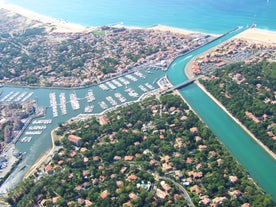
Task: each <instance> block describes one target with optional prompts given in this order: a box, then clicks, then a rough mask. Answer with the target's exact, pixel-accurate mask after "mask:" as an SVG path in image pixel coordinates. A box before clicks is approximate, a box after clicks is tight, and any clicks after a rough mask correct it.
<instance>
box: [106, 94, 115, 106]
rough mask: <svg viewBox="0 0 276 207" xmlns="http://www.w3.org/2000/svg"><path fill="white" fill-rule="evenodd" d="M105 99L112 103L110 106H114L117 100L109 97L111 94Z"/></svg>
mask: <svg viewBox="0 0 276 207" xmlns="http://www.w3.org/2000/svg"><path fill="white" fill-rule="evenodd" d="M106 100H107V101H108V102H109V103H110V104H111V105H112V106H116V105H117V102H116V101H115V100H114V99H113V98H112V97H111V96H107V97H106Z"/></svg>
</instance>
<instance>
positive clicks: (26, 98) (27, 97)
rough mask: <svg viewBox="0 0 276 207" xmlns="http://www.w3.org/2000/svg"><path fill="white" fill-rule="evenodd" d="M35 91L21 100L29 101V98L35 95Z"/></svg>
mask: <svg viewBox="0 0 276 207" xmlns="http://www.w3.org/2000/svg"><path fill="white" fill-rule="evenodd" d="M33 93H34V92H30V93H28V94H27V95H26V96H25V97H24V98H23V99H22V100H21V102H25V101H27V100H28V99H29V98H31V96H32V95H33Z"/></svg>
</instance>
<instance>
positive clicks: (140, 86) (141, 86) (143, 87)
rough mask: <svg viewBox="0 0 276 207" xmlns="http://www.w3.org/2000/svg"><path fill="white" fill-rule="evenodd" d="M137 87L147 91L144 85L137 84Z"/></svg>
mask: <svg viewBox="0 0 276 207" xmlns="http://www.w3.org/2000/svg"><path fill="white" fill-rule="evenodd" d="M138 87H139V88H140V89H141V90H142V91H143V92H147V91H148V89H146V87H145V86H143V85H139V86H138Z"/></svg>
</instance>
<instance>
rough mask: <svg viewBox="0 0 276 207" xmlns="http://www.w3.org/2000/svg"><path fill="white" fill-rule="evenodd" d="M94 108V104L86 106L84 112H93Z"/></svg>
mask: <svg viewBox="0 0 276 207" xmlns="http://www.w3.org/2000/svg"><path fill="white" fill-rule="evenodd" d="M93 109H94V105H91V106H86V107H85V108H84V112H85V113H92V112H93Z"/></svg>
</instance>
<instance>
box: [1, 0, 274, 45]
mask: <svg viewBox="0 0 276 207" xmlns="http://www.w3.org/2000/svg"><path fill="white" fill-rule="evenodd" d="M0 9H5V10H7V11H9V12H12V13H16V14H20V15H22V16H24V17H26V18H27V19H30V20H34V21H38V23H41V24H44V25H45V26H48V27H50V29H53V31H51V32H57V33H82V32H90V31H93V30H95V29H97V28H99V27H100V26H92V25H91V26H83V25H81V24H77V23H71V22H67V21H65V20H63V19H57V18H53V17H49V16H46V15H42V14H39V13H37V12H34V11H31V10H29V9H25V8H23V7H21V6H18V5H15V4H11V3H6V2H5V1H4V0H0ZM49 24H50V26H49ZM102 26H104V25H102ZM111 27H120V28H121V27H124V28H126V29H130V30H132V29H142V30H157V31H162V32H172V33H179V34H184V35H189V34H205V35H211V36H219V35H220V34H215V33H211V32H210V33H208V32H202V31H197V30H192V29H185V28H178V27H173V26H169V25H162V24H157V25H152V26H149V27H142V26H129V25H123V24H117V25H113V26H111ZM234 38H235V39H237V38H238V39H245V40H248V41H253V42H257V43H262V44H276V31H273V30H267V29H261V28H256V27H254V28H248V29H247V30H246V31H244V32H242V33H240V34H238V35H237V36H235V37H234Z"/></svg>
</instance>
